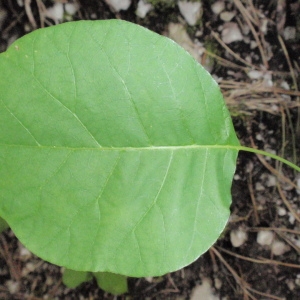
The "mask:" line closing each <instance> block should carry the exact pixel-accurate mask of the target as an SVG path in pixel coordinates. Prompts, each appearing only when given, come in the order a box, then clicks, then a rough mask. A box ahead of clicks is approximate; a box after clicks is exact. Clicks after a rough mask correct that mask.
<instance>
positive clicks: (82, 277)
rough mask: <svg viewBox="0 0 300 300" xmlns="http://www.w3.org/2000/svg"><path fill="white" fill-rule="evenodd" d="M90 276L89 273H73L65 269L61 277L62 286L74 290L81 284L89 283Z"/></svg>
mask: <svg viewBox="0 0 300 300" xmlns="http://www.w3.org/2000/svg"><path fill="white" fill-rule="evenodd" d="M92 278H93V277H92V274H91V273H89V272H82V271H74V270H70V269H65V270H64V273H63V277H62V281H63V284H65V285H66V286H67V287H69V288H75V287H77V286H79V285H80V284H82V283H83V282H87V281H90V280H91V279H92Z"/></svg>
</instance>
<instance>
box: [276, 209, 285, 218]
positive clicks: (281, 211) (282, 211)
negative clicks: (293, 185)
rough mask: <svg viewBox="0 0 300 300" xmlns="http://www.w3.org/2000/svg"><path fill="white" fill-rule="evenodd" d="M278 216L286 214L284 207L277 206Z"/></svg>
mask: <svg viewBox="0 0 300 300" xmlns="http://www.w3.org/2000/svg"><path fill="white" fill-rule="evenodd" d="M277 213H278V216H280V217H282V216H285V215H286V209H285V208H284V207H278V209H277Z"/></svg>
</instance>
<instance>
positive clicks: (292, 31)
mask: <svg viewBox="0 0 300 300" xmlns="http://www.w3.org/2000/svg"><path fill="white" fill-rule="evenodd" d="M283 37H284V39H285V40H293V39H295V37H296V27H291V26H287V27H285V28H284V31H283Z"/></svg>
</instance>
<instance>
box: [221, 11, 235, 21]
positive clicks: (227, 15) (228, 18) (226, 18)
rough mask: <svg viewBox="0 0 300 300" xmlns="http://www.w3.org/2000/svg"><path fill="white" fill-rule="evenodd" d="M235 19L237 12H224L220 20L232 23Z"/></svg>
mask: <svg viewBox="0 0 300 300" xmlns="http://www.w3.org/2000/svg"><path fill="white" fill-rule="evenodd" d="M234 17H235V12H233V11H223V12H222V13H221V14H220V19H221V20H222V21H225V22H229V21H231V20H232V19H233V18H234Z"/></svg>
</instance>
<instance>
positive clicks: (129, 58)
mask: <svg viewBox="0 0 300 300" xmlns="http://www.w3.org/2000/svg"><path fill="white" fill-rule="evenodd" d="M124 29H126V30H125V31H126V34H124ZM87 32H88V34H84V33H87ZM96 33H97V34H96ZM87 36H88V37H89V39H87ZM62 37H63V39H62ZM66 37H67V38H66ZM74 37H77V39H76V40H74ZM95 39H96V42H95V41H94V40H95ZM49 40H50V41H51V42H49ZM114 43H116V45H114ZM16 46H17V48H15V47H16ZM43 47H44V48H45V47H47V51H46V50H45V51H44V52H42V51H40V50H39V49H42V48H43ZM16 49H18V50H16ZM37 49H38V50H37ZM109 49H110V50H111V52H108V50H109ZM41 52H42V53H41ZM87 52H88V54H89V55H90V56H91V57H92V58H93V59H89V56H87ZM20 53H21V54H20ZM142 53H147V54H148V55H147V56H146V58H145V60H142V58H144V57H145V55H141V54H142ZM75 54H76V56H75ZM56 55H58V57H56ZM50 58H51V64H50V63H49V59H50ZM75 58H76V59H75ZM82 61H84V64H83V63H82ZM0 65H1V66H3V67H4V68H5V70H6V71H7V72H11V74H12V75H11V76H12V78H14V81H15V82H16V83H18V84H19V85H20V86H23V87H24V86H26V85H27V84H30V87H31V89H30V90H27V91H26V90H25V92H24V93H23V94H22V101H21V99H20V95H19V94H18V93H17V92H16V91H15V90H7V89H6V88H5V87H4V86H6V85H9V82H7V79H5V77H4V76H2V75H0V83H1V85H0V99H1V101H0V105H1V107H0V113H1V118H0V123H1V126H2V128H5V130H4V131H3V132H4V133H3V134H0V160H1V169H0V178H1V183H0V214H1V216H3V217H4V218H5V219H6V220H7V221H8V223H9V224H10V226H11V227H12V229H13V230H14V231H15V233H16V234H17V236H18V237H19V238H20V240H21V241H22V242H23V243H24V244H25V245H26V246H28V248H29V249H30V250H32V251H33V252H35V253H37V254H38V255H39V256H41V257H42V258H44V259H46V260H49V261H51V262H53V263H56V264H58V265H63V266H66V267H68V268H70V269H74V270H82V271H84V270H88V271H93V272H97V271H107V272H112V273H119V274H124V275H128V276H137V277H138V276H154V275H161V274H164V273H167V272H170V271H174V270H176V269H178V268H181V267H183V266H184V265H186V264H188V263H190V262H192V261H194V260H195V259H196V258H197V257H198V256H199V255H200V254H202V253H203V252H205V251H206V250H207V249H208V248H209V247H210V245H211V244H212V243H213V242H214V241H215V240H216V238H217V237H218V236H219V234H220V233H221V232H222V230H223V228H224V226H225V224H226V222H227V219H228V216H229V206H230V201H231V197H230V185H231V180H232V176H233V173H234V169H235V161H236V156H237V152H238V150H237V149H235V148H234V146H238V145H239V143H238V140H237V138H236V135H235V132H234V130H233V127H232V124H231V119H230V116H229V113H228V111H227V109H226V107H225V104H224V102H223V99H222V96H221V93H220V91H219V89H218V87H217V85H216V83H215V82H214V81H213V80H212V79H211V77H210V75H209V74H208V73H207V72H206V71H205V70H204V69H203V68H201V66H199V65H197V63H196V62H195V61H194V60H193V59H192V58H191V57H190V56H189V55H188V54H187V53H185V52H184V50H182V49H181V48H180V47H179V46H177V45H176V44H174V43H173V42H171V41H170V40H168V39H166V38H164V37H160V36H158V35H156V34H154V33H151V32H150V31H148V30H145V29H143V28H141V27H138V26H136V25H133V24H130V23H127V22H123V21H115V20H113V21H101V22H88V21H87V22H75V23H73V24H72V23H70V24H63V25H60V26H56V27H54V28H48V29H47V30H44V31H43V32H41V31H37V32H35V33H33V34H30V35H28V38H27V37H25V38H23V39H21V40H20V41H18V42H16V43H15V44H14V45H13V46H12V47H11V48H10V49H9V50H8V51H7V52H6V53H4V54H1V55H0ZM12 66H13V67H12ZM61 66H64V68H65V70H63V71H62V72H61V73H62V74H60V73H59V70H60V69H61ZM15 68H16V69H17V70H18V73H19V74H18V76H15V73H14V72H15V71H16V69H15ZM143 70H147V71H148V73H145V72H143ZM100 71H101V72H100ZM53 74H55V75H56V77H55V78H54V79H52V81H51V76H53ZM64 79H66V80H64ZM211 97H213V99H211ZM18 120H19V121H18ZM4 122H5V123H4ZM221 166H222V167H221ZM211 182H213V183H214V185H212V184H211ZM207 233H209V234H207ZM175 249H176V251H175Z"/></svg>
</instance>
